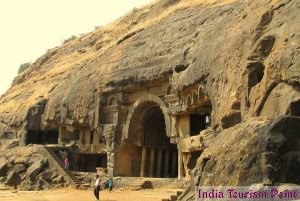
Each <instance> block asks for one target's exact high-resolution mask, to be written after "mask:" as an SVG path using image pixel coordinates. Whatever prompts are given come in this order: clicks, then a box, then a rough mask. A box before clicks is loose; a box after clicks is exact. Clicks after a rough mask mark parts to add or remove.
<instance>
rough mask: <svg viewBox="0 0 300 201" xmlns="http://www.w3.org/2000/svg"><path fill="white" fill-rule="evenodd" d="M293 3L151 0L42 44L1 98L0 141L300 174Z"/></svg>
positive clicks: (76, 159)
mask: <svg viewBox="0 0 300 201" xmlns="http://www.w3.org/2000/svg"><path fill="white" fill-rule="evenodd" d="M299 8H300V2H299V1H298V0H281V1H278V0H251V1H237V0H222V1H216V0H212V1H206V0H199V1H195V0H181V1H180V0H177V1H176V0H161V1H155V2H153V3H151V4H149V5H148V6H146V7H144V8H141V9H134V10H132V11H131V12H130V13H128V14H127V15H125V16H124V17H122V18H120V19H118V20H116V21H115V22H113V23H112V24H109V25H107V26H104V27H101V28H98V29H96V30H95V31H93V32H91V33H88V34H85V35H83V36H81V37H79V38H76V39H74V40H70V41H68V42H66V43H64V44H63V45H61V46H60V47H55V48H53V49H49V50H48V51H47V53H45V54H44V55H43V56H42V57H40V58H39V59H37V61H35V62H34V63H33V64H32V65H31V66H30V68H28V69H27V70H25V71H24V72H22V73H21V74H19V75H18V76H17V77H16V78H15V80H14V82H13V83H12V86H11V88H10V89H9V90H8V91H7V92H6V93H5V94H4V95H2V96H1V98H0V104H1V105H0V136H1V139H2V140H1V143H2V146H5V145H6V144H9V140H12V139H14V140H17V142H18V143H19V146H27V145H29V144H43V145H53V146H54V147H55V146H61V147H72V151H69V152H68V154H69V157H70V159H71V161H73V166H74V167H73V168H74V169H75V170H78V171H95V169H96V168H104V169H106V171H107V173H108V174H109V175H111V176H120V177H156V178H186V179H188V180H189V181H190V184H189V185H188V186H187V188H186V190H185V192H184V193H183V194H182V196H181V198H180V199H182V200H189V199H192V197H193V191H194V190H193V189H194V188H193V187H194V186H197V185H210V186H212V185H250V184H253V183H263V184H276V183H296V184H300V174H299V171H298V168H299V164H300V154H299V153H300V146H299V144H300V136H299V133H300V132H299V131H300V127H299V125H300V117H299V116H300V88H299V81H300V46H299V44H300V34H299V33H300V24H299V22H300V18H299Z"/></svg>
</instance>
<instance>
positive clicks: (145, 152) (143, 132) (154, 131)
mask: <svg viewBox="0 0 300 201" xmlns="http://www.w3.org/2000/svg"><path fill="white" fill-rule="evenodd" d="M161 108H162V106H161V105H160V104H159V103H157V102H154V101H152V100H151V101H144V102H141V103H139V104H138V105H137V106H136V107H135V108H134V110H133V111H132V113H131V114H130V115H129V117H130V118H129V120H128V121H129V127H128V139H127V140H126V141H124V142H123V143H122V144H121V145H120V147H119V149H118V151H117V154H116V165H115V175H117V176H129V177H153V178H175V177H177V176H178V150H177V146H176V144H171V143H170V138H169V137H168V135H167V132H168V128H169V127H168V126H169V125H168V121H169V119H167V118H168V116H166V115H167V114H165V113H164V112H163V110H162V109H161ZM125 135H126V134H125Z"/></svg>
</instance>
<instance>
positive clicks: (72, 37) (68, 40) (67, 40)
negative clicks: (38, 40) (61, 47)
mask: <svg viewBox="0 0 300 201" xmlns="http://www.w3.org/2000/svg"><path fill="white" fill-rule="evenodd" d="M76 38H77V37H76V36H74V35H73V36H71V37H69V38H68V39H66V40H64V42H63V44H65V43H67V42H70V41H72V40H75V39H76Z"/></svg>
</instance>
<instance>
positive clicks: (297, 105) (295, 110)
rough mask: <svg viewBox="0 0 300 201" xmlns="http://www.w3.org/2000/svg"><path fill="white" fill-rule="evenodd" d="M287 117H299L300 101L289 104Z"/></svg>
mask: <svg viewBox="0 0 300 201" xmlns="http://www.w3.org/2000/svg"><path fill="white" fill-rule="evenodd" d="M288 115H291V116H298V117H299V116H300V100H297V101H294V102H292V103H291V105H290V108H289V110H288Z"/></svg>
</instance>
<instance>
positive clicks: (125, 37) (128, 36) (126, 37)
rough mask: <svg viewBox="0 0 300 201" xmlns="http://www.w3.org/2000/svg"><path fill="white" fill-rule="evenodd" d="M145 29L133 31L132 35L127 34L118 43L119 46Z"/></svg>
mask: <svg viewBox="0 0 300 201" xmlns="http://www.w3.org/2000/svg"><path fill="white" fill-rule="evenodd" d="M143 30H144V29H139V30H136V31H133V32H131V33H128V34H126V35H125V36H124V37H123V38H121V39H120V40H119V41H118V42H117V45H119V44H121V43H122V42H124V41H125V40H127V39H129V38H131V37H132V36H134V35H135V34H137V33H139V32H141V31H143Z"/></svg>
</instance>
